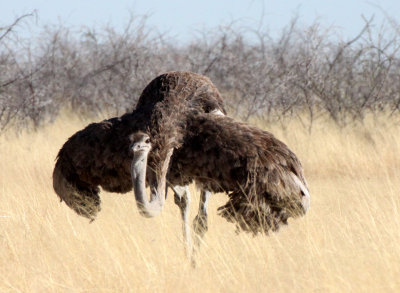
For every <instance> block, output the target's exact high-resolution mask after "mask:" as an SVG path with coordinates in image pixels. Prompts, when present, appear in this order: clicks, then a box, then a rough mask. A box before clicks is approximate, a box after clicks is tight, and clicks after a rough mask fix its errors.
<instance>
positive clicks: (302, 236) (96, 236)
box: [0, 117, 400, 292]
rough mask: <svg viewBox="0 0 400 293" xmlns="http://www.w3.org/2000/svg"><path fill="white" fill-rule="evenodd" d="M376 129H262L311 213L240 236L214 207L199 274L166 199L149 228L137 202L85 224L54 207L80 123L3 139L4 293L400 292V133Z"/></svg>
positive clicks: (215, 201)
mask: <svg viewBox="0 0 400 293" xmlns="http://www.w3.org/2000/svg"><path fill="white" fill-rule="evenodd" d="M380 120H381V121H380V122H379V123H375V122H374V121H373V120H372V119H371V120H370V121H368V123H367V125H366V126H363V127H360V126H359V127H349V128H346V129H342V130H339V129H337V128H336V127H335V126H333V125H330V123H328V122H326V123H320V124H319V125H317V126H318V127H316V128H315V129H314V132H313V134H312V135H311V136H309V135H308V134H307V132H306V131H304V130H303V129H302V128H301V127H300V126H299V125H298V124H297V123H296V122H291V123H290V124H289V126H288V128H287V130H286V131H282V130H281V129H280V128H279V127H277V126H275V127H274V126H272V127H269V129H271V130H272V131H273V132H274V133H276V135H277V136H278V137H280V138H281V139H282V140H284V141H285V142H286V143H287V144H288V145H289V146H290V147H291V148H292V149H293V150H294V151H295V152H296V153H297V154H298V156H299V157H300V159H301V160H302V162H303V164H304V167H305V170H306V175H307V178H308V181H309V186H310V189H311V195H312V205H311V209H310V211H309V213H308V214H307V215H306V216H305V217H304V218H301V219H297V220H293V221H290V224H289V226H288V227H286V228H285V229H283V230H282V231H280V232H279V233H275V234H272V235H271V236H269V237H262V236H258V237H252V236H250V235H246V234H239V235H236V234H235V229H234V226H233V225H232V224H230V223H227V222H225V221H224V220H223V219H222V218H220V217H218V216H217V215H216V209H217V207H218V206H220V205H222V204H223V203H225V201H226V196H225V195H221V194H218V195H215V196H213V198H212V200H211V203H210V220H209V222H210V230H209V232H208V233H207V235H206V237H205V243H204V245H203V247H202V250H201V253H200V255H199V267H198V268H197V269H192V268H191V267H190V264H189V262H188V261H186V259H185V257H184V253H183V243H182V238H181V226H180V224H181V223H180V217H179V213H178V209H177V207H176V206H175V205H174V203H173V199H172V197H171V196H170V197H169V198H168V199H167V204H166V207H165V210H164V211H163V213H162V215H161V216H160V217H158V218H155V219H145V218H142V217H140V216H139V215H138V212H137V209H136V206H135V202H134V199H133V194H130V193H129V194H125V195H119V194H107V193H102V201H103V204H102V206H103V210H102V211H101V213H100V214H99V217H98V219H97V220H96V221H95V222H93V223H92V224H89V222H88V221H87V220H86V219H84V218H81V217H79V216H77V215H76V214H74V213H73V212H72V211H71V210H70V209H68V207H67V206H66V205H65V204H63V203H60V202H59V201H58V199H57V196H56V195H55V193H54V192H53V190H52V180H51V174H52V169H53V166H54V158H55V156H56V153H57V151H58V149H59V148H60V147H61V145H62V143H63V142H64V141H65V140H66V139H67V138H68V137H69V136H70V135H71V134H72V133H74V132H75V131H76V130H78V129H80V128H82V126H83V125H85V124H86V123H84V122H80V121H78V120H77V119H74V118H73V117H64V118H63V119H62V120H59V121H57V122H56V123H55V124H54V125H51V126H48V127H46V128H45V129H42V130H41V131H40V132H38V133H31V134H22V135H20V136H19V137H14V136H13V135H6V136H2V137H0V202H1V204H0V247H1V250H0V264H1V266H0V292H384V291H386V292H390V291H393V292H394V291H397V292H399V291H400V279H399V276H400V196H399V195H400V184H399V182H400V173H399V172H398V169H399V168H400V156H399V154H400V127H399V126H398V123H397V125H396V123H394V122H393V121H392V122H389V121H388V120H385V119H380ZM264 128H265V127H264ZM192 194H195V195H194V196H193V197H194V198H193V205H192V206H193V209H192V215H193V214H194V213H195V209H196V207H197V200H198V198H197V193H196V191H195V190H194V188H193V189H192Z"/></svg>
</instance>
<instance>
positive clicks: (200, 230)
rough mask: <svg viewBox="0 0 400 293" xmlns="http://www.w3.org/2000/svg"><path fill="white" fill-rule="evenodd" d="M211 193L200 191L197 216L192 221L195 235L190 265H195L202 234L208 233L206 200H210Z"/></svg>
mask: <svg viewBox="0 0 400 293" xmlns="http://www.w3.org/2000/svg"><path fill="white" fill-rule="evenodd" d="M210 196H211V192H210V191H208V190H203V189H202V190H201V194H200V202H199V211H198V213H197V216H196V217H195V218H194V220H193V230H194V233H195V235H196V236H195V240H194V247H193V255H192V264H194V265H195V259H194V258H195V256H196V253H197V252H198V250H199V249H200V243H201V241H202V239H203V237H204V234H206V232H207V231H208V213H207V208H208V200H209V199H210Z"/></svg>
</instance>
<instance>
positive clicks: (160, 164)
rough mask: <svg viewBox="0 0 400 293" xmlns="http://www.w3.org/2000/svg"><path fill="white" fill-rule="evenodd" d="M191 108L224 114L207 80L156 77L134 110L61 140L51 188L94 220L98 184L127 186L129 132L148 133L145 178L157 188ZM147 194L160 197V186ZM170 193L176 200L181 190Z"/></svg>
mask: <svg viewBox="0 0 400 293" xmlns="http://www.w3.org/2000/svg"><path fill="white" fill-rule="evenodd" d="M192 110H196V111H200V112H210V113H211V112H212V113H215V114H223V113H225V109H224V107H223V100H222V97H221V95H220V93H219V92H218V90H217V88H216V87H215V86H214V85H213V83H212V82H211V81H210V79H208V78H207V77H205V76H202V75H199V74H195V73H191V72H169V73H166V74H162V75H160V76H158V77H157V78H155V79H154V80H153V81H151V82H150V83H149V84H148V86H147V87H146V88H145V89H144V90H143V93H142V94H141V96H140V98H139V101H138V104H137V107H136V109H135V110H134V111H132V112H131V113H128V114H125V115H123V116H121V117H118V118H112V119H109V120H104V121H102V122H99V123H92V124H90V125H88V126H87V127H86V128H84V129H83V130H81V131H78V132H77V133H75V134H74V135H73V136H71V137H70V138H69V139H68V140H67V142H66V143H65V144H64V145H63V147H62V148H61V149H60V151H59V153H58V156H57V161H56V164H55V168H54V171H53V187H54V190H55V192H56V193H57V195H58V196H59V197H60V199H61V200H62V201H64V202H65V203H66V204H67V205H68V206H69V207H70V208H72V209H73V210H74V211H75V212H76V213H78V214H79V215H82V216H85V217H87V218H89V219H91V220H93V219H95V217H96V215H97V213H98V212H99V211H100V197H99V192H100V189H99V186H101V187H102V188H103V189H104V190H106V191H109V192H118V193H125V192H128V191H130V190H132V180H131V170H130V167H131V161H132V153H131V151H130V150H129V145H130V143H131V141H130V139H129V135H130V134H131V133H133V132H137V131H146V132H148V133H149V134H150V139H151V141H152V151H151V152H150V154H149V157H148V165H149V167H150V168H148V172H147V178H148V181H149V182H150V183H151V185H152V186H158V182H161V181H162V180H165V174H164V172H163V170H164V166H165V165H166V163H165V162H169V159H170V156H171V154H172V150H173V148H176V147H178V146H179V145H181V144H182V137H183V136H184V134H183V133H182V131H183V130H184V129H183V128H182V127H181V124H182V123H183V124H184V123H185V121H184V119H185V117H186V115H185V113H186V112H187V111H192ZM167 165H168V164H167ZM176 191H179V188H177V189H176ZM152 192H154V194H153V195H152V197H156V196H161V195H162V196H165V195H164V193H165V188H164V189H163V190H159V189H158V188H155V189H154V188H153V189H152ZM176 196H177V197H178V198H181V197H182V192H180V193H178V194H176ZM142 214H146V212H145V211H143V212H142Z"/></svg>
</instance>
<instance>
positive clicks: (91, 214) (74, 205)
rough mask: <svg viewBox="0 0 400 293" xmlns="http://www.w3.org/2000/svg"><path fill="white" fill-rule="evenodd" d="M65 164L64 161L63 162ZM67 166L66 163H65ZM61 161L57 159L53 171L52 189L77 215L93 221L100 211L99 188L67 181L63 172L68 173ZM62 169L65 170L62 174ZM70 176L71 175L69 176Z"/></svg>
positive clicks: (77, 181)
mask: <svg viewBox="0 0 400 293" xmlns="http://www.w3.org/2000/svg"><path fill="white" fill-rule="evenodd" d="M64 162H65V161H64ZM67 164H68V163H67ZM64 165H66V164H65V163H64V164H63V161H60V159H58V161H57V163H56V166H55V168H54V171H53V188H54V191H55V192H56V193H57V195H58V196H59V198H60V200H61V201H64V202H65V203H66V204H67V206H69V207H70V208H71V209H73V210H74V211H75V212H76V213H77V214H78V215H81V216H83V217H86V218H88V219H90V220H91V221H93V220H94V219H95V218H96V216H97V213H98V212H99V211H100V209H101V208H100V202H101V201H100V197H99V191H100V190H99V188H98V187H97V186H95V187H93V186H89V185H88V184H85V183H84V182H81V181H79V180H71V179H70V180H68V177H70V178H71V177H73V176H66V174H65V172H67V173H68V170H69V169H68V168H63V167H68V166H64ZM63 169H65V170H67V171H64V172H63ZM69 175H71V174H69Z"/></svg>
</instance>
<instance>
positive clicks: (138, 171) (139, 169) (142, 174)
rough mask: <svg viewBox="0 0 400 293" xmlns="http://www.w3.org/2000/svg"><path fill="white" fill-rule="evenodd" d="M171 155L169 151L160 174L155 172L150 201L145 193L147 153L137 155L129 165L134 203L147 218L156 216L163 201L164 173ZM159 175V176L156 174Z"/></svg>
mask: <svg viewBox="0 0 400 293" xmlns="http://www.w3.org/2000/svg"><path fill="white" fill-rule="evenodd" d="M171 155H172V149H171V152H169V153H168V156H167V158H166V160H165V162H164V164H163V166H162V170H161V174H157V180H156V181H157V182H158V184H157V183H156V186H151V187H150V190H151V194H150V201H149V200H148V198H149V197H148V195H147V193H146V170H147V157H148V153H144V154H141V155H139V156H138V157H136V156H135V158H134V159H133V161H132V165H131V176H132V185H133V189H134V193H135V198H136V204H137V206H138V208H139V211H140V214H141V215H142V216H145V217H147V218H151V217H155V216H157V215H158V214H159V213H160V212H161V210H162V208H163V206H164V203H165V194H164V192H165V185H166V178H165V177H166V173H167V169H168V165H169V160H170V158H171ZM158 175H160V176H158Z"/></svg>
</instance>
